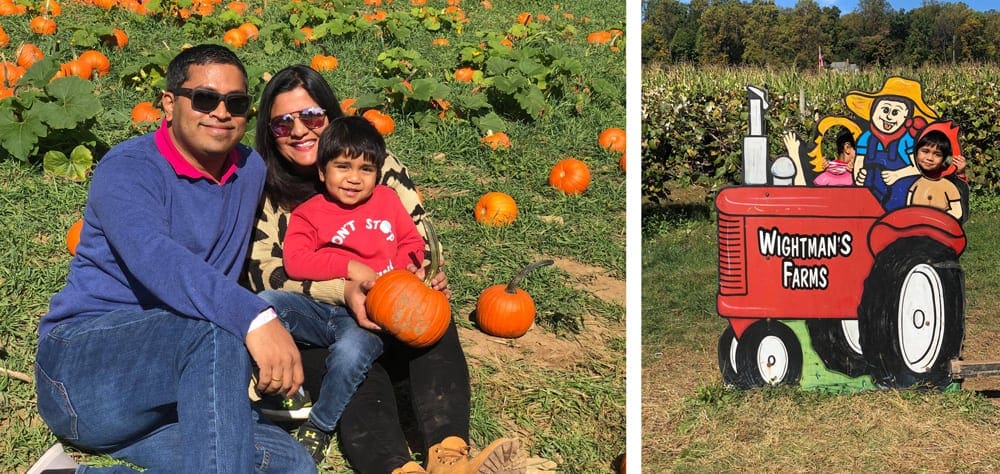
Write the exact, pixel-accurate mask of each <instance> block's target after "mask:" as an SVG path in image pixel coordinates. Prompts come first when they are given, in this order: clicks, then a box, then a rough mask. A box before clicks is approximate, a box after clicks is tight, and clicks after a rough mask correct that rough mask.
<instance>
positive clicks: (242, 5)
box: [226, 1, 247, 15]
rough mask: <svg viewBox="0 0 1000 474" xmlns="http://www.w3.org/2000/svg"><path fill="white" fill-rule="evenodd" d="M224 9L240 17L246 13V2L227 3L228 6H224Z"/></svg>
mask: <svg viewBox="0 0 1000 474" xmlns="http://www.w3.org/2000/svg"><path fill="white" fill-rule="evenodd" d="M226 9H227V10H232V11H234V12H236V13H237V14H240V15H242V14H244V13H246V12H247V2H239V1H236V2H229V3H228V4H226Z"/></svg>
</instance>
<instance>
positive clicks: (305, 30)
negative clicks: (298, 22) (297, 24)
mask: <svg viewBox="0 0 1000 474" xmlns="http://www.w3.org/2000/svg"><path fill="white" fill-rule="evenodd" d="M299 31H301V32H302V35H303V36H305V38H303V40H302V41H299V40H298V39H292V44H294V45H295V46H300V45H302V43H308V42H310V41H312V37H313V29H312V27H311V26H303V27H302V28H299Z"/></svg>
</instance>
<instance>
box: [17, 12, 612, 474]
mask: <svg viewBox="0 0 1000 474" xmlns="http://www.w3.org/2000/svg"><path fill="white" fill-rule="evenodd" d="M249 3H250V4H251V8H253V7H254V6H257V5H260V4H261V3H262V2H249ZM283 3H284V2H269V7H268V9H267V10H265V12H264V14H263V15H262V18H264V19H265V20H266V21H268V22H272V23H273V22H282V21H286V22H287V14H286V13H282V12H281V11H279V9H278V6H279V5H281V4H283ZM355 3H356V4H358V5H360V4H361V2H360V0H358V1H357V2H355ZM428 3H429V4H430V5H429V6H431V7H433V8H439V9H440V8H443V7H444V6H445V2H444V1H443V0H441V1H434V0H431V1H429V2H428ZM464 3H466V4H467V5H464V4H463V5H462V6H463V8H465V9H466V10H467V11H469V12H470V18H471V21H470V23H468V24H466V25H465V27H464V30H463V32H462V34H461V35H459V34H458V33H457V32H456V31H454V30H448V31H441V32H429V31H421V30H416V31H414V32H413V34H412V36H411V38H409V39H408V40H407V41H406V42H405V45H404V47H408V48H412V49H416V50H419V51H420V52H421V53H422V54H424V55H425V57H428V58H431V59H432V60H433V61H435V62H436V63H435V64H437V65H439V66H440V67H441V69H440V70H435V71H433V75H434V76H435V77H440V78H444V77H445V76H446V73H447V68H448V67H449V63H450V62H453V61H456V60H457V50H443V49H441V50H432V49H431V46H430V40H431V38H434V37H437V36H445V37H448V38H449V39H450V40H451V41H452V44H458V43H461V42H468V41H477V40H478V34H479V33H482V32H485V31H491V30H498V31H499V30H504V29H506V28H508V27H509V25H511V24H512V23H513V19H514V18H515V17H516V16H517V13H519V12H521V11H529V12H532V13H546V14H548V15H549V16H550V17H551V18H552V22H551V23H550V25H551V26H546V27H545V28H543V29H546V30H548V29H551V30H553V31H555V30H558V31H561V32H562V33H559V34H544V35H540V36H539V37H538V38H537V41H543V42H545V43H547V44H548V43H554V42H561V43H563V44H564V47H565V49H566V50H567V52H568V54H570V55H572V56H573V57H576V58H579V59H580V60H581V61H582V62H583V65H584V67H583V72H581V79H580V80H582V81H587V80H590V79H592V78H594V77H603V78H604V79H606V80H608V81H610V83H611V84H612V85H613V86H614V87H615V88H617V89H620V90H621V94H620V96H618V97H615V98H613V99H606V98H598V97H594V98H591V99H588V100H586V101H585V103H584V107H583V108H581V109H579V110H578V109H577V108H576V107H575V104H576V98H575V97H566V98H560V97H552V98H551V100H552V103H553V109H552V111H551V112H550V113H549V114H547V115H546V116H544V117H543V118H541V119H539V120H537V121H525V120H522V119H517V118H515V117H509V118H508V119H507V123H508V130H507V133H508V134H509V135H510V136H511V137H512V140H513V142H514V146H513V148H512V149H511V150H510V151H507V152H492V151H489V150H487V149H486V148H484V147H482V146H481V145H480V143H479V139H480V137H481V136H482V135H481V133H480V131H479V130H478V129H477V128H476V127H475V126H474V124H473V123H471V122H470V121H468V120H457V121H451V122H447V123H443V124H441V126H440V127H438V128H436V129H418V128H416V127H415V125H414V123H413V117H412V116H410V115H407V114H404V113H400V112H398V109H390V111H391V112H392V113H393V115H394V117H395V119H396V131H395V133H394V134H392V135H390V136H388V137H387V142H388V145H389V147H390V148H391V149H392V150H393V151H394V152H395V153H396V154H397V155H399V156H400V157H401V158H402V159H403V161H404V163H405V164H406V165H407V166H408V167H409V168H410V172H411V175H412V177H413V178H414V181H415V182H416V183H417V184H418V187H419V189H420V190H421V192H422V193H423V195H424V198H425V204H426V207H427V208H428V209H429V211H430V213H431V216H432V217H433V219H434V221H435V224H436V227H437V229H438V232H439V234H440V237H441V240H442V242H443V244H444V246H445V256H444V257H445V260H446V263H447V266H446V271H447V274H448V279H449V282H450V284H451V287H452V289H453V291H454V295H453V298H452V308H453V314H454V317H455V319H456V320H457V321H458V322H459V324H460V326H461V327H462V331H463V333H462V334H463V335H471V334H473V333H474V332H475V331H476V329H475V326H474V324H473V323H472V322H471V321H470V319H469V315H470V313H471V312H472V310H473V309H474V306H475V302H476V298H477V297H478V295H479V293H480V292H481V291H482V290H483V289H485V288H486V287H487V286H490V285H493V284H496V283H505V282H507V281H508V280H509V279H510V278H511V277H512V276H513V275H514V273H516V272H517V270H519V269H520V268H521V267H522V266H524V265H525V264H527V263H530V262H532V261H534V260H537V259H540V258H557V259H563V260H565V261H568V262H573V263H576V264H579V265H584V266H587V267H594V268H597V269H599V271H600V273H601V274H602V276H606V277H608V278H611V279H613V280H614V281H617V282H618V283H620V284H622V285H623V281H624V275H625V252H624V246H625V233H624V228H625V177H624V174H623V173H621V171H620V170H619V169H618V167H617V163H618V156H617V155H611V154H608V153H606V152H604V151H603V150H600V149H599V148H598V146H597V135H598V133H599V132H600V131H601V130H603V129H604V128H605V127H610V126H618V127H623V126H624V124H625V103H624V90H625V79H624V77H625V75H624V70H625V67H624V62H625V61H624V55H623V53H613V52H611V51H609V50H608V49H607V47H595V46H591V45H587V44H586V41H585V38H586V35H587V33H589V32H591V31H595V30H598V29H607V28H611V27H618V28H620V27H622V26H623V24H624V18H625V12H624V6H623V5H620V4H607V2H599V1H596V0H584V1H579V2H572V3H571V4H564V5H562V6H561V7H560V10H558V11H555V10H553V3H552V2H542V1H522V2H494V4H495V6H494V8H493V9H492V10H485V9H483V8H482V7H481V6H480V5H479V2H473V1H471V0H470V1H467V2H464ZM63 7H64V13H63V16H62V17H60V18H57V21H59V24H60V32H59V33H58V34H57V35H56V36H54V37H46V38H42V37H38V36H36V35H34V34H33V33H31V32H30V31H28V29H27V22H28V18H29V17H28V16H26V17H0V25H2V26H3V27H4V29H5V30H6V31H7V32H8V34H10V36H11V44H12V45H13V46H12V47H8V48H7V49H6V53H5V55H6V57H7V58H11V57H12V56H13V48H16V45H17V44H20V43H21V42H26V41H30V42H35V43H37V44H39V46H40V47H42V49H43V50H44V51H45V52H46V53H47V54H49V55H51V56H52V57H56V58H58V59H59V61H65V60H69V59H70V58H72V57H73V55H74V54H79V52H81V51H82V49H83V48H79V47H75V46H72V45H71V44H70V43H71V41H70V38H71V36H72V34H73V30H72V28H71V26H70V25H96V24H103V25H106V24H114V25H115V26H118V27H120V28H123V29H124V30H125V31H126V32H127V33H128V34H129V36H130V42H129V45H128V46H127V47H126V48H125V50H123V51H109V50H107V49H102V51H104V52H105V53H106V54H107V55H108V57H109V58H110V59H111V62H112V72H111V74H110V75H109V76H107V77H104V78H96V79H95V80H94V82H95V84H96V89H97V93H98V95H99V97H100V99H101V101H102V103H103V107H104V111H103V112H102V113H101V114H100V115H99V117H98V121H97V123H96V124H95V127H94V128H93V132H94V133H95V135H97V136H98V137H99V139H100V140H101V141H102V142H104V143H106V144H108V145H113V144H115V143H117V142H120V141H122V140H124V139H127V138H130V137H132V136H136V135H138V134H139V133H141V130H139V129H137V128H135V127H134V126H132V124H131V123H130V120H129V111H130V109H131V108H132V105H134V104H135V103H137V102H139V101H143V100H152V99H154V98H155V97H156V93H155V91H153V90H151V89H150V88H149V87H148V86H149V84H148V83H140V84H138V86H137V84H136V83H134V82H132V81H131V78H130V77H122V76H121V75H120V74H121V72H122V71H125V70H127V69H128V68H131V67H135V66H137V65H143V64H146V63H148V62H149V56H148V55H149V54H151V53H153V52H155V51H159V50H161V49H164V48H168V49H170V50H177V49H179V48H180V47H181V46H182V45H183V44H185V43H192V44H193V43H197V42H199V40H200V39H199V38H186V37H185V36H184V35H183V34H182V33H181V31H180V28H179V26H178V25H177V24H175V23H174V22H172V21H168V20H164V19H160V18H140V17H136V16H134V15H131V14H128V13H126V12H123V11H121V10H118V9H114V10H112V11H111V12H107V13H106V12H104V11H103V10H98V9H94V8H89V7H84V6H81V5H77V4H73V3H70V2H64V5H63ZM409 8H410V7H409V2H406V1H403V0H397V1H396V2H394V3H393V4H391V5H389V6H387V9H409ZM562 13H573V15H574V19H572V20H570V19H567V18H565V17H563V16H562ZM585 17H586V21H585V19H584V18H585ZM566 26H572V29H566V28H565V27H566ZM567 32H569V33H567ZM221 36H222V35H221V32H220V33H219V35H218V38H221ZM206 39H212V38H206ZM395 43H396V42H395V40H392V39H391V38H389V37H386V36H385V35H381V36H380V35H379V34H378V32H376V31H375V30H371V31H365V32H361V33H358V34H356V35H354V36H351V37H346V38H341V39H337V38H327V39H325V40H323V41H321V42H317V43H311V44H307V45H306V46H305V47H302V48H297V49H296V48H292V47H291V46H289V47H286V48H285V49H284V50H283V52H282V54H280V55H273V54H267V53H265V52H264V50H263V45H262V44H260V43H259V42H256V43H255V42H251V43H250V44H249V45H248V46H247V47H245V48H243V49H241V50H239V51H238V52H237V53H238V55H239V56H240V57H241V59H243V60H244V62H245V63H246V64H247V65H248V68H250V69H251V70H260V71H269V72H271V73H273V72H276V71H277V70H278V69H280V68H282V67H284V66H287V65H290V64H293V63H298V62H302V63H306V64H308V63H309V59H310V58H311V57H312V55H313V54H315V53H319V52H324V51H325V52H328V53H330V54H334V55H336V56H337V57H338V58H339V60H340V67H339V68H338V69H337V70H335V71H332V72H327V73H324V76H325V77H327V79H328V80H329V82H330V83H331V85H332V86H333V87H334V89H335V91H336V92H337V93H338V95H339V96H340V97H353V96H357V95H362V94H372V93H377V92H379V91H378V90H377V88H374V86H373V77H374V75H375V56H376V55H377V53H378V52H379V51H382V50H384V49H386V48H388V47H391V46H394V45H396V44H395ZM623 50H624V48H623ZM450 86H451V87H453V89H454V90H455V91H456V93H457V91H461V90H462V89H461V88H462V87H463V86H461V85H456V84H450ZM248 140H249V137H248ZM568 156H573V157H576V158H579V159H582V160H583V161H585V162H586V163H588V164H589V165H590V167H591V172H592V183H591V186H590V188H589V189H588V190H587V191H586V193H584V194H583V195H581V196H564V195H562V194H560V193H558V192H557V191H555V190H554V189H552V188H550V187H549V186H548V185H547V177H548V172H549V169H550V168H551V166H552V165H553V164H555V162H556V161H558V160H559V159H562V158H565V157H568ZM88 185H89V181H85V182H83V183H73V182H69V181H65V180H63V179H58V178H52V177H48V176H45V175H43V173H42V171H41V167H40V165H39V164H38V163H37V160H32V162H31V163H22V162H19V161H17V160H15V159H12V158H11V157H9V156H7V155H5V154H4V152H3V151H2V150H0V222H2V223H3V228H4V232H2V233H0V235H2V237H0V239H2V240H0V367H2V368H4V369H9V370H13V371H18V372H24V373H29V374H30V373H32V372H33V370H32V364H33V360H34V353H35V346H36V338H37V324H38V320H39V318H40V317H41V316H42V315H43V314H44V313H45V312H46V310H47V305H48V300H49V298H50V297H51V296H52V295H53V294H54V293H55V292H56V291H58V290H59V289H60V288H61V287H62V285H63V283H64V279H65V276H66V272H67V269H68V262H69V259H70V257H69V255H68V254H67V252H66V249H65V241H64V236H65V233H66V229H67V228H68V227H69V226H70V224H71V223H73V222H74V221H75V220H76V219H78V218H79V217H80V215H81V212H82V209H83V206H84V204H85V201H86V192H87V188H88ZM494 190H496V191H504V192H507V193H509V194H511V195H512V196H513V197H514V198H515V199H516V200H517V202H518V205H519V215H518V219H517V221H516V222H515V223H514V224H513V225H512V226H511V227H507V228H488V227H483V226H481V225H478V224H477V223H476V222H475V221H474V219H473V214H472V209H473V206H474V204H475V202H476V201H477V200H478V199H479V197H480V196H481V195H482V194H484V193H486V192H487V191H494ZM578 277H579V275H577V274H574V270H573V268H572V267H568V266H559V265H557V266H550V267H544V268H542V269H540V270H537V271H536V272H534V273H532V274H531V275H529V276H528V278H527V279H526V280H525V281H524V282H523V284H522V287H523V288H524V289H525V290H527V291H528V292H529V293H530V294H531V295H532V297H533V298H534V300H535V303H536V304H537V306H538V320H537V321H538V325H537V326H536V327H535V328H534V329H532V331H531V333H529V335H534V336H535V337H537V338H539V339H540V340H541V341H543V342H544V341H550V342H552V343H553V344H540V345H539V348H535V347H532V348H530V349H529V348H527V343H522V342H519V341H515V342H514V343H512V344H511V345H510V346H509V347H507V346H505V347H506V348H507V349H508V352H511V353H512V355H505V356H504V357H495V358H491V357H486V356H476V355H470V357H469V364H470V369H471V372H472V388H473V413H472V438H473V441H474V442H475V443H476V444H477V445H478V446H483V445H484V444H485V443H486V442H488V441H489V440H490V439H492V438H494V437H496V436H510V435H516V436H518V437H519V438H521V439H523V440H524V441H525V443H526V445H527V446H528V448H529V449H530V452H531V454H532V455H535V456H542V457H545V458H547V459H551V460H560V462H561V464H560V466H559V470H560V471H561V472H602V471H608V470H610V465H611V464H610V463H611V460H612V459H614V458H615V457H616V456H617V455H618V454H620V453H621V452H622V451H623V450H624V445H625V435H624V431H625V430H624V424H625V421H624V419H625V416H624V412H625V390H624V380H625V375H624V374H625V357H624V354H625V343H624V320H625V308H624V304H623V303H622V304H618V303H615V302H610V301H607V300H605V299H602V298H600V297H598V295H596V294H594V293H593V292H592V291H591V289H590V288H588V286H587V284H586V283H585V282H583V283H581V281H580V279H579V278H578ZM464 339H465V337H464V336H463V340H464ZM576 340H580V341H581V342H579V343H578V346H575V349H570V350H567V351H566V352H565V353H561V354H554V353H552V349H547V347H548V346H558V347H564V346H565V347H574V346H573V345H572V341H576ZM583 341H585V342H583ZM487 344H495V343H492V342H489V343H487ZM582 348H586V350H580V349H582ZM546 351H548V352H546ZM555 356H559V357H562V358H563V359H566V360H561V361H559V363H558V364H556V363H552V364H549V363H547V360H546V361H542V360H541V359H542V358H554V357H555ZM53 441H54V438H53V437H52V435H51V433H50V432H49V431H48V430H47V428H46V427H45V425H44V423H42V421H41V419H40V418H39V417H38V415H37V409H36V407H35V396H34V387H33V386H32V385H31V384H30V383H25V382H22V381H19V380H16V379H13V378H10V377H6V376H3V375H0V452H4V453H5V454H4V456H2V457H0V472H12V471H23V470H24V469H26V468H27V467H28V466H29V465H30V464H31V463H32V462H33V461H34V459H36V458H37V457H38V455H40V454H41V453H42V452H43V451H44V450H45V449H46V448H47V447H48V446H49V445H50V444H51V443H52V442H53ZM332 451H333V452H332V453H331V455H330V456H329V457H328V462H327V463H326V464H324V465H323V466H322V468H323V470H324V471H328V472H344V471H347V468H346V467H345V465H344V463H343V462H342V461H341V459H340V455H339V453H337V452H336V449H334V450H332ZM73 454H74V456H78V457H81V458H83V459H84V460H86V461H87V462H88V463H91V464H107V463H109V462H110V461H109V460H108V459H107V458H103V457H88V456H84V455H81V454H80V453H76V452H73Z"/></svg>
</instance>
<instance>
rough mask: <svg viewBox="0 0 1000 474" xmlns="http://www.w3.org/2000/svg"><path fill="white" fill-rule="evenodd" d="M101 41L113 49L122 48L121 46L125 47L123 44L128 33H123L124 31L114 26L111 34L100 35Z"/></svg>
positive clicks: (126, 39)
mask: <svg viewBox="0 0 1000 474" xmlns="http://www.w3.org/2000/svg"><path fill="white" fill-rule="evenodd" d="M101 41H102V42H103V43H104V44H106V45H108V46H111V47H113V48H115V49H122V48H124V47H125V45H127V44H128V35H127V34H125V32H124V31H122V30H120V29H118V28H115V29H113V30H111V34H110V35H104V36H102V37H101Z"/></svg>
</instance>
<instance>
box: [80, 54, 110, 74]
mask: <svg viewBox="0 0 1000 474" xmlns="http://www.w3.org/2000/svg"><path fill="white" fill-rule="evenodd" d="M78 60H79V61H80V62H84V63H87V64H89V65H90V68H91V69H93V70H94V71H97V75H98V76H101V77H104V76H107V75H108V73H109V72H111V61H109V60H108V57H107V56H105V55H104V53H102V52H100V51H97V50H94V49H88V50H87V51H84V52H83V53H81V54H80V57H79V58H78Z"/></svg>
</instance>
